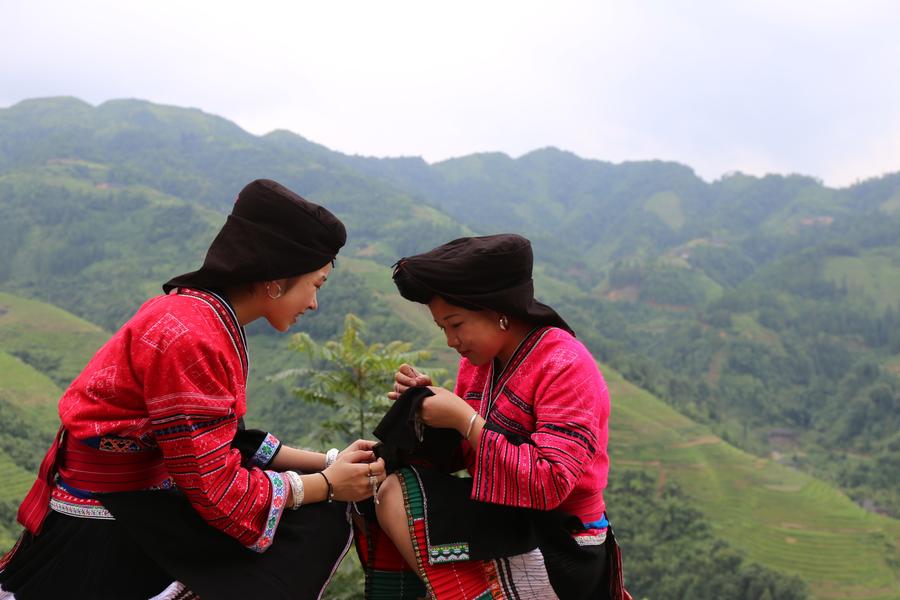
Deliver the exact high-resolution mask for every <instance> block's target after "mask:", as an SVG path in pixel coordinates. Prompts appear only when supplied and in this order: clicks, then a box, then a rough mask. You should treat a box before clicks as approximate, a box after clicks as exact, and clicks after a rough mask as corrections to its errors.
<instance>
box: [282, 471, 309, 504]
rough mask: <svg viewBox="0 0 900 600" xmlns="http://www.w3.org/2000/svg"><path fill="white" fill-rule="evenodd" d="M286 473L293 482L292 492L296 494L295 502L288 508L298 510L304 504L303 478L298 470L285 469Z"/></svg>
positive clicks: (291, 482)
mask: <svg viewBox="0 0 900 600" xmlns="http://www.w3.org/2000/svg"><path fill="white" fill-rule="evenodd" d="M284 474H285V475H287V477H288V481H289V482H290V484H291V494H293V496H294V503H293V504H292V505H291V506H289V507H288V508H290V509H291V510H297V509H298V508H300V506H301V505H302V504H303V494H304V490H303V480H302V479H300V474H299V473H297V472H296V471H285V472H284Z"/></svg>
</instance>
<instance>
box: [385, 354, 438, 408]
mask: <svg viewBox="0 0 900 600" xmlns="http://www.w3.org/2000/svg"><path fill="white" fill-rule="evenodd" d="M427 385H434V384H433V383H432V382H431V377H429V376H428V375H426V374H425V373H419V372H418V371H416V370H415V369H414V368H413V367H412V366H411V365H408V364H406V363H404V364H402V365H400V368H399V369H398V370H397V372H396V373H394V391H392V392H388V395H387V397H388V398H390V399H391V400H396V399H397V398H399V397H400V395H401V394H402V393H403V392H405V391H406V390H408V389H409V388H411V387H423V386H427Z"/></svg>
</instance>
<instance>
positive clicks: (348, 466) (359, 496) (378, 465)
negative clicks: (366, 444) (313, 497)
mask: <svg viewBox="0 0 900 600" xmlns="http://www.w3.org/2000/svg"><path fill="white" fill-rule="evenodd" d="M323 473H325V476H326V477H327V478H328V481H330V482H331V485H332V487H333V488H334V499H335V500H340V501H342V502H356V501H359V500H365V499H367V498H371V497H372V495H373V494H374V493H375V490H374V489H372V479H371V477H370V475H372V476H374V477H375V482H376V483H375V486H376V489H377V486H378V485H379V484H380V483H381V482H382V481H384V479H385V477H387V473H386V472H385V467H384V460H383V459H381V458H379V459H378V460H375V453H374V452H372V451H371V450H350V449H349V448H348V449H347V450H345V451H344V452H342V453H341V454H340V455H339V456H338V458H337V460H336V461H334V464H333V465H331V466H330V467H328V468H327V469H325V470H324V471H323Z"/></svg>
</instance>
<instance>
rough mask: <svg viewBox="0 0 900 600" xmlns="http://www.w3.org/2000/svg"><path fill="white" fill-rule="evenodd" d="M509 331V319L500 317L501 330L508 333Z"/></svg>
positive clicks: (504, 316)
mask: <svg viewBox="0 0 900 600" xmlns="http://www.w3.org/2000/svg"><path fill="white" fill-rule="evenodd" d="M507 329H509V319H507V318H506V315H501V316H500V330H501V331H506V330H507Z"/></svg>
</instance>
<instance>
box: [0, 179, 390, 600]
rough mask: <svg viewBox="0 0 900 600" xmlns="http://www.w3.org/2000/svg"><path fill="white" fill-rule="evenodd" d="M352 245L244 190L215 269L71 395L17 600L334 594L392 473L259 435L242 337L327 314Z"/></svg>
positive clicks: (177, 292)
mask: <svg viewBox="0 0 900 600" xmlns="http://www.w3.org/2000/svg"><path fill="white" fill-rule="evenodd" d="M345 240H346V232H345V229H344V226H343V224H342V223H341V222H340V221H339V220H338V219H337V218H336V217H335V216H334V215H332V214H331V213H330V212H328V211H327V210H325V209H324V208H322V207H320V206H317V205H315V204H313V203H311V202H308V201H306V200H304V199H303V198H301V197H300V196H298V195H296V194H294V193H293V192H291V191H290V190H288V189H287V188H285V187H283V186H281V185H279V184H278V183H276V182H274V181H269V180H257V181H254V182H252V183H250V184H248V185H247V186H246V187H245V188H244V189H243V190H242V191H241V193H240V195H239V196H238V198H237V200H236V201H235V205H234V209H233V210H232V213H231V214H230V215H229V217H228V220H227V221H226V223H225V225H224V226H223V228H222V230H221V231H220V232H219V235H218V236H217V237H216V239H215V240H214V241H213V243H212V245H211V246H210V249H209V251H208V253H207V256H206V260H205V261H204V264H203V266H202V267H201V269H199V270H198V271H194V272H192V273H187V274H185V275H182V276H180V277H176V278H175V279H173V280H171V281H169V282H168V283H166V284H165V285H164V286H163V289H164V291H165V292H166V294H165V295H163V296H159V297H156V298H153V299H151V300H149V301H147V302H146V303H145V304H144V305H143V306H142V307H141V308H140V309H139V310H138V312H137V314H135V316H134V317H132V318H131V319H130V320H129V321H128V322H127V323H125V325H123V326H122V328H121V329H120V330H119V331H118V332H116V334H115V335H113V337H112V338H111V339H110V340H109V341H108V342H107V343H106V344H105V345H104V346H103V347H102V348H100V350H99V351H98V352H97V354H96V355H95V356H94V357H93V359H92V360H91V361H90V363H89V364H88V365H87V367H86V368H85V369H84V371H83V372H82V373H81V374H80V375H79V376H78V377H77V378H76V379H75V381H74V382H73V383H72V384H71V386H70V387H69V388H68V389H67V391H66V392H65V394H64V395H63V397H62V399H61V400H60V403H59V412H60V419H61V421H62V427H61V428H60V432H59V435H58V436H57V439H56V441H55V443H54V444H53V447H52V448H51V449H50V451H49V452H48V454H47V457H46V458H45V459H44V462H43V464H42V466H41V470H40V473H39V476H38V480H37V482H36V483H35V485H34V487H33V488H32V490H31V492H30V493H29V495H28V496H27V497H26V499H25V501H24V502H23V503H22V506H21V508H20V510H19V520H20V521H21V522H22V524H23V525H24V526H25V527H26V531H25V532H24V533H23V535H22V537H21V538H20V540H19V543H18V544H17V546H16V547H15V548H14V549H13V550H12V551H11V552H10V553H9V554H8V555H7V556H6V557H4V558H3V560H2V562H0V599H6V598H16V599H18V600H29V599H31V598H35V599H36V598H49V597H70V596H71V597H77V598H116V599H130V598H140V599H146V598H151V597H153V598H179V599H185V598H192V597H196V595H199V596H202V597H203V598H248V597H266V598H318V597H319V596H320V595H321V592H322V590H323V589H324V587H325V586H326V585H327V582H328V580H329V579H330V576H331V574H332V573H333V571H334V569H335V568H336V567H337V564H338V563H339V561H340V559H341V558H342V557H343V555H344V553H345V551H346V549H347V547H348V543H349V534H350V527H349V522H348V518H347V505H346V504H345V502H346V501H354V500H361V499H365V498H367V497H369V496H371V494H372V488H373V485H372V484H373V480H374V481H376V482H377V481H380V480H382V479H383V478H384V466H383V463H382V461H375V460H374V456H373V454H372V452H371V447H372V443H371V442H366V441H362V440H361V441H359V442H356V443H354V444H352V445H351V446H350V447H349V448H347V449H346V450H345V451H344V452H341V453H339V452H338V451H337V450H336V449H332V450H330V451H329V452H328V453H326V454H320V453H316V452H309V451H304V450H297V449H294V448H289V447H286V446H283V445H282V444H281V443H280V442H279V441H278V439H277V438H275V437H274V436H273V435H271V434H268V433H265V432H260V431H249V430H246V429H245V428H244V427H243V416H244V414H245V412H246V397H245V392H246V380H247V370H248V357H247V347H246V339H245V337H244V330H243V326H244V325H246V324H247V323H249V322H251V321H254V320H256V319H258V318H265V319H266V320H267V321H268V322H269V324H270V325H271V326H272V327H274V328H275V329H277V330H279V331H287V330H288V328H289V327H290V326H291V324H293V323H294V322H295V321H296V319H297V317H299V315H301V314H303V312H305V311H306V310H315V309H316V306H317V291H318V290H319V288H320V287H321V286H322V285H323V284H324V283H325V280H326V279H327V278H328V276H329V273H330V270H331V267H332V263H333V261H334V259H335V257H336V255H337V253H338V250H339V249H340V248H341V246H343V244H344V242H345ZM335 500H337V501H339V502H334V501H335ZM286 509H299V510H286Z"/></svg>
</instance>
